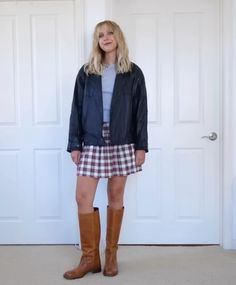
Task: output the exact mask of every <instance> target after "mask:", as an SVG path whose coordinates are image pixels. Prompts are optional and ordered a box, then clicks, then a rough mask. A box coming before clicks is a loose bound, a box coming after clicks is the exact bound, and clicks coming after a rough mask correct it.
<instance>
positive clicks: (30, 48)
mask: <svg viewBox="0 0 236 285" xmlns="http://www.w3.org/2000/svg"><path fill="white" fill-rule="evenodd" d="M73 15H74V13H73V2H72V1H47V2H46V1H42V2H40V1H30V2H27V1H26V2H21V1H19V2H18V3H16V1H14V2H13V3H12V2H8V3H7V2H6V3H0V62H1V64H0V243H4V244H8V243H71V242H74V241H75V240H76V239H77V233H76V229H77V226H76V211H75V205H73V203H72V201H74V184H73V179H72V173H73V172H74V169H73V168H72V164H71V162H70V159H69V156H68V154H67V153H66V151H65V150H66V144H67V136H68V120H69V118H68V116H69V113H70V106H71V98H72V93H73V87H74V78H75V75H76V72H77V70H76V66H75V49H74V46H75V44H74V26H73V25H74V16H73Z"/></svg>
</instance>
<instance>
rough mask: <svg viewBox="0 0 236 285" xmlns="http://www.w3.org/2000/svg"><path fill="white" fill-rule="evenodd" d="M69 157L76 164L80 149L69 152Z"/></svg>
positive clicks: (78, 159)
mask: <svg viewBox="0 0 236 285" xmlns="http://www.w3.org/2000/svg"><path fill="white" fill-rule="evenodd" d="M71 159H72V161H73V162H74V163H75V164H76V165H78V164H79V161H80V151H77V150H75V151H72V152H71Z"/></svg>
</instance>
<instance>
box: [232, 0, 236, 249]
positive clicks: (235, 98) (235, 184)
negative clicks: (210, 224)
mask: <svg viewBox="0 0 236 285" xmlns="http://www.w3.org/2000/svg"><path fill="white" fill-rule="evenodd" d="M233 15H234V17H233V30H232V32H233V47H232V50H233V67H232V69H233V73H232V79H233V80H232V192H233V199H232V206H233V233H232V235H233V247H234V248H235V249H236V17H235V16H236V0H234V3H233Z"/></svg>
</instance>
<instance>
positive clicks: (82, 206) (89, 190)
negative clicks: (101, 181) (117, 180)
mask: <svg viewBox="0 0 236 285" xmlns="http://www.w3.org/2000/svg"><path fill="white" fill-rule="evenodd" d="M97 183H98V179H94V178H91V177H79V178H78V180H77V189H76V202H77V205H78V209H79V213H90V212H92V211H93V201H94V196H95V192H96V187H97Z"/></svg>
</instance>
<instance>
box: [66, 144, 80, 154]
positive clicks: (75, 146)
mask: <svg viewBox="0 0 236 285" xmlns="http://www.w3.org/2000/svg"><path fill="white" fill-rule="evenodd" d="M74 150H79V151H82V145H81V144H78V143H68V145H67V151H68V152H72V151H74Z"/></svg>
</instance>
